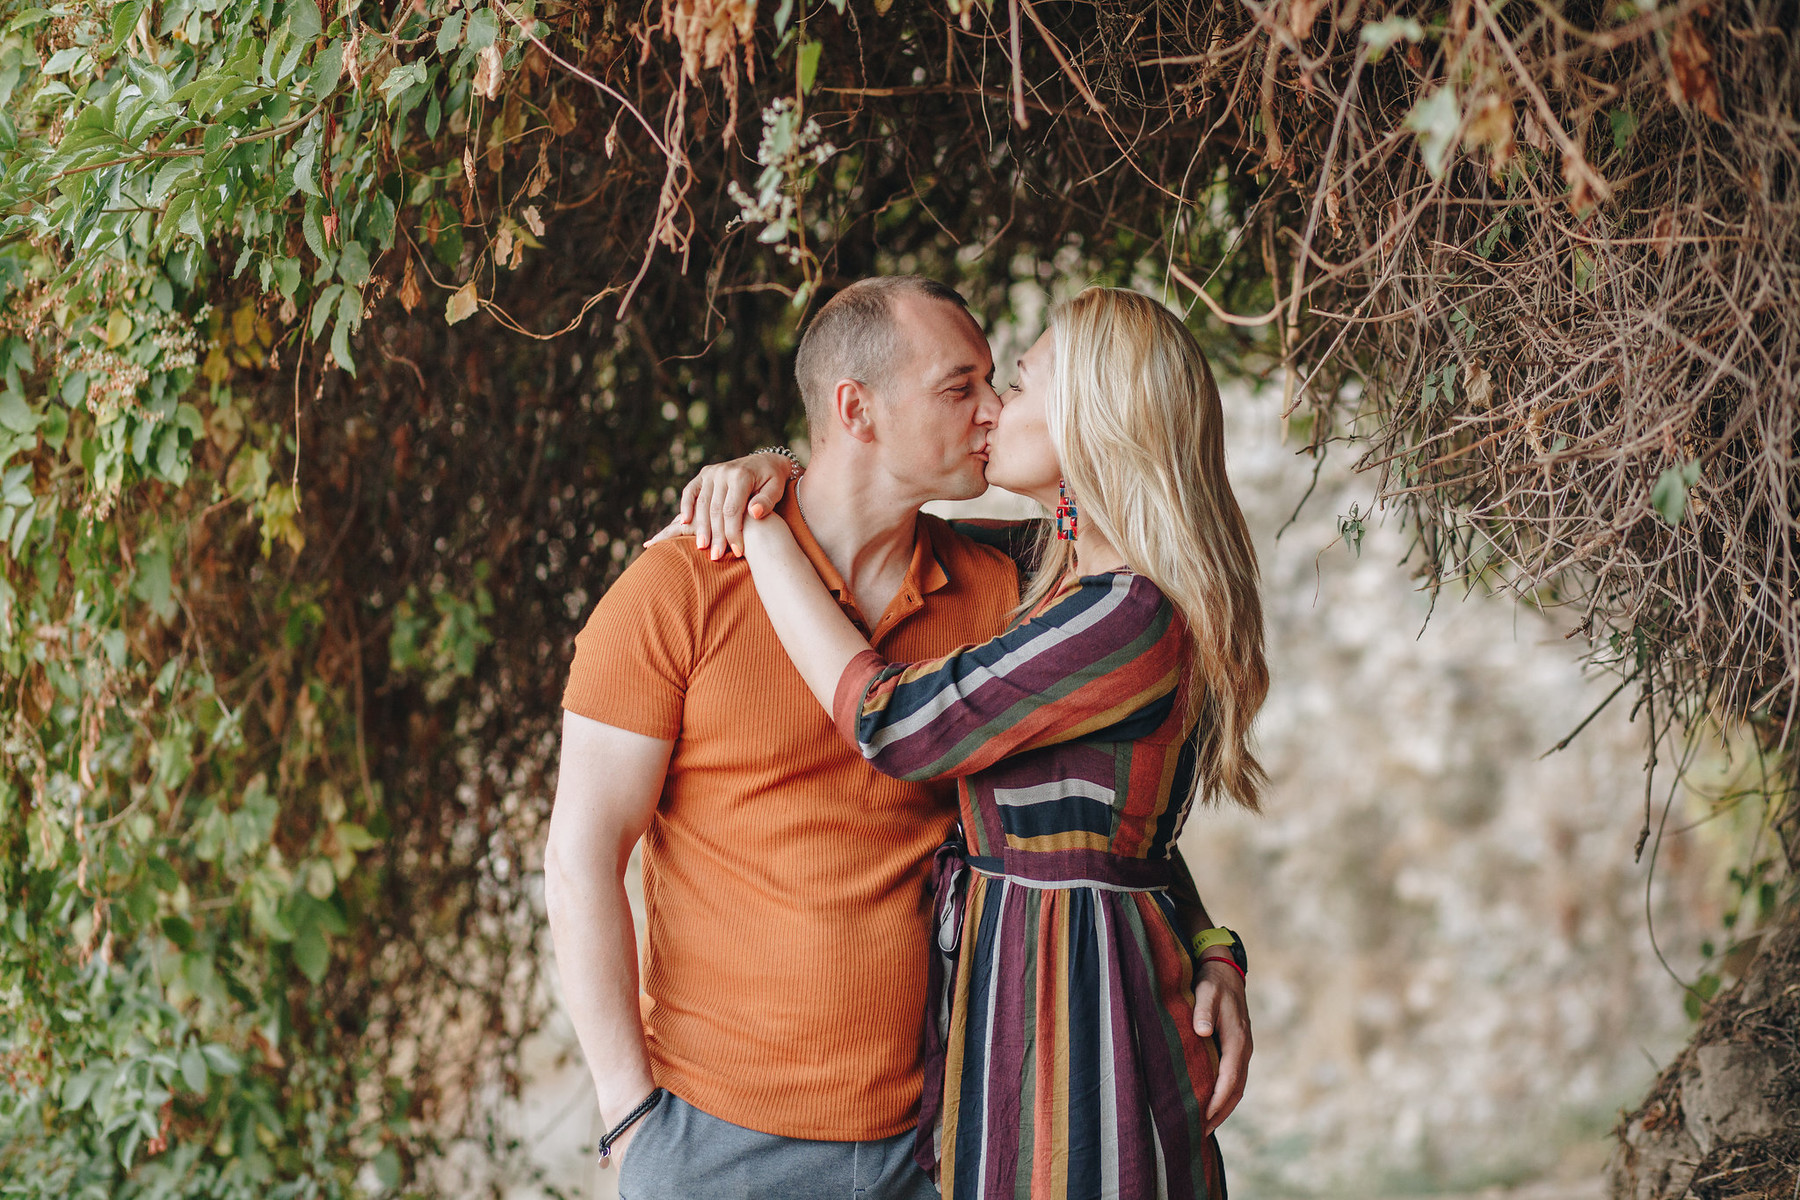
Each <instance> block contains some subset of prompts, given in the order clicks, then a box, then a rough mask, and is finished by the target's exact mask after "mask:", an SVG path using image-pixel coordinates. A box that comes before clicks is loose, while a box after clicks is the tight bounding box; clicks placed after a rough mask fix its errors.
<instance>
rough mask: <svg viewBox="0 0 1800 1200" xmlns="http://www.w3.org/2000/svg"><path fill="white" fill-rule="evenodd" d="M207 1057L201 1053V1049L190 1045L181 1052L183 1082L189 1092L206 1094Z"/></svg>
mask: <svg viewBox="0 0 1800 1200" xmlns="http://www.w3.org/2000/svg"><path fill="white" fill-rule="evenodd" d="M207 1074H208V1072H207V1070H206V1055H204V1054H202V1053H200V1047H198V1046H195V1045H193V1044H191V1043H190V1044H189V1045H188V1047H187V1049H185V1050H183V1051H182V1052H181V1082H182V1083H184V1084H186V1085H187V1090H188V1091H190V1092H193V1093H195V1094H196V1095H201V1096H204V1095H205V1094H206V1077H207Z"/></svg>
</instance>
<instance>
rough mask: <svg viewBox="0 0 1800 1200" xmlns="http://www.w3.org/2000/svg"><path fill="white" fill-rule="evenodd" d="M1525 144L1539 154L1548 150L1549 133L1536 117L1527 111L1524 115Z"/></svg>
mask: <svg viewBox="0 0 1800 1200" xmlns="http://www.w3.org/2000/svg"><path fill="white" fill-rule="evenodd" d="M1525 144H1526V145H1527V146H1530V147H1531V148H1532V149H1533V150H1537V151H1540V152H1545V153H1547V152H1548V151H1549V149H1550V131H1549V130H1548V129H1545V128H1544V125H1543V122H1541V121H1539V120H1538V115H1537V114H1536V113H1534V112H1531V111H1529V110H1527V112H1526V113H1525Z"/></svg>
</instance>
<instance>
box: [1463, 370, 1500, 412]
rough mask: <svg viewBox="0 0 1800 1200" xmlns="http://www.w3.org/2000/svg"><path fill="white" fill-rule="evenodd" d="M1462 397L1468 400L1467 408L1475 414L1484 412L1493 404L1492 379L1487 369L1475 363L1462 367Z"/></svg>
mask: <svg viewBox="0 0 1800 1200" xmlns="http://www.w3.org/2000/svg"><path fill="white" fill-rule="evenodd" d="M1462 383H1463V395H1465V396H1467V397H1468V399H1469V407H1470V408H1472V409H1474V410H1475V411H1476V412H1486V411H1487V410H1488V409H1489V408H1490V407H1491V406H1492V405H1493V402H1494V377H1493V376H1492V375H1490V374H1488V369H1487V368H1486V367H1483V366H1479V365H1477V364H1475V363H1468V364H1465V365H1464V367H1463V380H1462Z"/></svg>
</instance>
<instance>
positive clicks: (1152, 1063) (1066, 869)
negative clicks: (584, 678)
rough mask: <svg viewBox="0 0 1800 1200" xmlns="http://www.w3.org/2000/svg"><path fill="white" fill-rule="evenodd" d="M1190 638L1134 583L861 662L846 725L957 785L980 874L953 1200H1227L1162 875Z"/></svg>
mask: <svg viewBox="0 0 1800 1200" xmlns="http://www.w3.org/2000/svg"><path fill="white" fill-rule="evenodd" d="M1185 643H1186V638H1185V629H1184V627H1183V624H1182V622H1181V620H1180V618H1179V616H1178V615H1177V613H1176V612H1175V609H1174V606H1173V605H1172V604H1170V603H1169V602H1168V600H1167V599H1166V598H1165V597H1164V596H1163V594H1162V593H1161V591H1160V590H1158V588H1157V587H1156V586H1155V585H1154V584H1153V583H1151V582H1150V581H1149V580H1147V579H1144V578H1142V577H1140V576H1136V575H1133V574H1131V573H1130V572H1116V573H1110V574H1102V575H1089V576H1082V577H1080V578H1075V577H1071V578H1070V579H1068V580H1066V581H1065V582H1064V584H1063V585H1062V586H1061V587H1060V588H1059V589H1058V590H1057V591H1056V592H1055V593H1054V594H1053V595H1051V596H1049V597H1048V598H1046V600H1045V602H1044V603H1043V604H1042V605H1040V606H1039V608H1038V609H1037V611H1035V612H1034V613H1032V614H1030V615H1029V616H1028V617H1027V618H1026V619H1025V620H1024V621H1022V622H1020V623H1019V624H1018V625H1016V626H1014V627H1013V628H1012V629H1010V630H1009V631H1007V632H1006V633H1004V634H1002V635H1001V636H1000V637H997V638H995V639H993V640H992V641H989V642H986V643H983V644H982V645H979V646H973V647H970V648H967V649H964V650H961V651H958V652H956V653H954V654H951V655H949V656H947V657H944V658H939V659H934V660H931V661H928V662H922V663H913V664H883V663H881V662H880V661H879V660H878V659H877V658H876V657H875V656H874V655H867V656H864V659H862V660H859V662H858V663H853V664H852V665H851V667H850V669H849V671H847V672H846V681H845V686H840V689H839V695H840V697H841V698H844V699H846V700H848V701H849V702H852V703H856V702H857V701H860V702H859V703H856V708H855V709H854V710H853V711H845V712H843V713H841V714H840V717H841V723H842V724H844V725H845V726H846V727H848V726H849V725H850V724H851V722H852V721H853V722H854V728H855V733H856V738H857V741H858V743H859V745H860V746H861V748H862V751H863V753H864V755H865V756H866V757H867V758H868V759H869V761H870V762H871V763H872V764H873V765H874V766H875V767H876V769H878V770H880V771H882V772H884V773H886V774H889V775H894V776H898V777H901V778H905V779H914V780H926V779H938V778H945V777H954V778H955V779H956V780H957V782H958V793H959V796H960V802H961V809H962V821H963V828H964V836H965V838H966V839H967V843H968V845H967V853H968V863H969V865H970V866H972V867H973V868H974V870H973V871H971V872H970V874H969V876H968V887H967V892H966V894H964V895H963V896H962V899H961V904H962V911H961V913H960V943H956V944H955V950H954V959H953V960H952V962H951V963H950V969H949V970H947V971H946V972H945V973H944V974H945V994H944V995H943V996H942V997H940V998H939V1002H938V1008H939V1015H940V1021H941V1026H940V1029H941V1032H942V1033H943V1041H944V1046H943V1051H942V1064H941V1077H942V1086H943V1095H942V1103H941V1105H940V1104H934V1103H933V1099H934V1098H933V1097H927V1098H926V1102H925V1113H924V1116H923V1118H922V1121H921V1128H920V1133H919V1136H920V1146H921V1150H922V1151H923V1152H924V1153H922V1155H921V1157H922V1158H923V1159H925V1160H926V1161H930V1160H933V1159H935V1160H936V1161H937V1163H938V1167H939V1182H940V1184H941V1186H942V1188H943V1192H944V1195H945V1197H946V1198H954V1200H977V1198H981V1200H1000V1198H1005V1200H1014V1198H1016V1197H1025V1198H1029V1200H1063V1198H1068V1200H1096V1198H1102V1197H1105V1198H1113V1197H1118V1198H1122V1200H1138V1198H1145V1200H1148V1198H1150V1197H1157V1198H1162V1197H1169V1198H1173V1200H1223V1197H1224V1194H1225V1191H1224V1177H1223V1174H1222V1172H1221V1169H1220V1163H1219V1157H1218V1150H1217V1145H1216V1143H1215V1142H1213V1141H1212V1139H1210V1138H1208V1137H1206V1136H1205V1135H1204V1134H1203V1132H1202V1124H1201V1114H1202V1112H1203V1109H1204V1105H1205V1101H1206V1098H1207V1097H1209V1096H1210V1095H1211V1092H1212V1083H1213V1078H1214V1073H1215V1067H1216V1056H1215V1054H1214V1051H1213V1050H1212V1047H1211V1045H1210V1043H1205V1042H1202V1041H1201V1040H1200V1039H1199V1038H1198V1037H1196V1036H1195V1034H1194V1031H1193V963H1192V960H1191V958H1190V956H1189V955H1188V953H1187V951H1186V949H1185V947H1184V946H1183V944H1182V939H1181V937H1180V935H1179V934H1178V932H1177V930H1176V925H1175V919H1174V905H1173V903H1172V902H1171V901H1170V899H1169V897H1168V895H1167V893H1166V892H1165V891H1163V890H1161V886H1160V885H1162V884H1163V883H1165V882H1166V879H1167V874H1166V867H1167V863H1168V859H1169V855H1170V853H1171V851H1172V849H1173V846H1174V843H1175V838H1176V836H1177V835H1178V834H1179V833H1180V831H1181V825H1182V822H1183V820H1184V819H1185V817H1186V815H1187V812H1186V808H1187V795H1188V786H1189V781H1190V780H1191V778H1192V769H1193V760H1192V757H1191V749H1190V744H1191V738H1190V737H1189V736H1188V734H1189V733H1190V732H1191V729H1190V728H1189V727H1187V726H1186V725H1185V723H1184V721H1183V718H1182V715H1181V708H1180V706H1178V705H1177V703H1176V701H1177V698H1178V694H1179V691H1180V686H1181V680H1182V678H1183V676H1184V674H1185V666H1186V644H1185ZM852 672H860V673H861V677H860V678H853V677H852V675H851V673H852ZM858 683H861V684H862V686H860V687H855V686H853V685H856V684H858ZM847 707H848V705H846V708H847ZM956 928H957V926H956V925H954V924H952V926H951V936H952V937H954V936H955V930H956ZM941 944H943V943H941ZM943 947H944V949H946V950H949V949H950V948H951V944H943ZM935 1066H936V1064H931V1065H929V1066H928V1073H927V1087H928V1088H929V1087H931V1086H932V1084H933V1082H934V1075H936V1074H937V1072H936V1071H935V1070H934V1069H933V1068H934V1067H935ZM934 1117H935V1120H934V1119H933V1118H934Z"/></svg>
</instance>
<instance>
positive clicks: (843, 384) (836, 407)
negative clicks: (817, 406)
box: [831, 379, 875, 442]
mask: <svg viewBox="0 0 1800 1200" xmlns="http://www.w3.org/2000/svg"><path fill="white" fill-rule="evenodd" d="M831 408H832V415H833V416H835V417H836V418H837V425H838V428H839V429H842V430H843V431H844V432H845V433H847V434H849V435H850V436H851V437H853V438H855V439H856V440H857V441H859V442H872V441H874V440H875V394H874V393H873V392H871V391H870V390H869V389H868V387H867V386H865V385H864V384H863V383H861V382H859V381H858V380H855V379H840V380H838V383H837V387H835V388H834V389H832V392H831Z"/></svg>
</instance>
